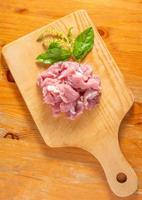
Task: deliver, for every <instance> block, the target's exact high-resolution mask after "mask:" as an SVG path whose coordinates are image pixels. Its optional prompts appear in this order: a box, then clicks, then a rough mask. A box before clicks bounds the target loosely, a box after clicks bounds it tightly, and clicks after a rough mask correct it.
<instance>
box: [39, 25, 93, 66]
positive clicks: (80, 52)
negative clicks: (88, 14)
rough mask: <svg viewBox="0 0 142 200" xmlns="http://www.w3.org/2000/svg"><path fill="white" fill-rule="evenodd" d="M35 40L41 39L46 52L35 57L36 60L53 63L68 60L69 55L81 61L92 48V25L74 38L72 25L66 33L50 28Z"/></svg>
mask: <svg viewBox="0 0 142 200" xmlns="http://www.w3.org/2000/svg"><path fill="white" fill-rule="evenodd" d="M37 41H42V42H43V45H44V47H45V49H46V52H44V53H42V54H40V55H39V56H38V57H37V58H36V60H37V61H38V62H42V63H44V64H53V63H55V62H58V61H65V60H68V59H69V58H70V57H72V58H73V59H74V60H77V61H81V60H83V59H84V58H85V57H86V55H87V54H88V53H89V52H90V51H91V49H92V48H93V45H94V31H93V28H92V27H89V28H87V29H85V30H84V31H83V32H81V33H80V34H79V35H78V36H77V37H76V38H75V39H74V37H73V34H72V27H71V28H70V29H69V30H68V33H67V35H65V34H63V33H61V32H57V31H55V30H52V31H51V30H50V31H45V32H44V33H42V34H41V35H40V36H39V38H38V39H37ZM48 44H49V45H48Z"/></svg>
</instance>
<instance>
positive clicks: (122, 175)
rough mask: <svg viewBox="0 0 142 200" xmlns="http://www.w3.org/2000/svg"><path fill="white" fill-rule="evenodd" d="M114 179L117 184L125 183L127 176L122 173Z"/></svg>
mask: <svg viewBox="0 0 142 200" xmlns="http://www.w3.org/2000/svg"><path fill="white" fill-rule="evenodd" d="M116 179H117V181H118V182H119V183H125V182H126V181H127V176H126V174H124V173H123V172H120V173H118V174H117V176H116Z"/></svg>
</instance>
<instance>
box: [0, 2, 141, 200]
mask: <svg viewBox="0 0 142 200" xmlns="http://www.w3.org/2000/svg"><path fill="white" fill-rule="evenodd" d="M57 4H58V3H57V1H54V2H53V1H51V2H50V1H48V4H46V3H45V2H44V3H42V4H40V5H39V4H38V2H37V1H35V2H34V3H32V4H29V3H27V2H26V0H24V1H22V2H17V1H5V2H2V3H1V8H0V10H1V12H0V20H1V21H3V22H5V24H4V25H3V24H1V26H0V31H1V39H0V45H4V43H8V42H9V41H12V40H14V39H16V38H17V37H19V36H21V35H24V34H25V33H28V32H30V31H32V30H34V29H35V28H37V27H39V26H41V25H44V24H46V23H48V22H50V21H52V20H54V19H57V18H58V17H61V16H63V15H65V14H67V13H69V12H71V11H73V10H74V9H77V8H81V7H85V8H86V9H87V10H88V12H89V14H90V15H91V17H92V19H93V20H94V21H95V24H96V25H97V26H98V29H99V31H100V33H101V35H102V37H103V39H104V40H105V42H106V43H107V46H108V47H109V49H110V51H111V53H112V55H113V56H114V57H115V59H116V60H117V63H118V64H119V67H120V68H121V71H122V72H123V75H124V76H125V79H126V81H127V84H128V85H129V86H130V87H131V88H132V90H133V92H134V94H135V99H136V101H138V102H139V104H137V103H136V104H135V106H134V107H133V110H132V111H131V112H130V113H129V115H127V117H126V118H125V121H124V123H123V126H122V128H121V135H120V141H121V146H122V149H123V152H124V153H125V155H126V157H127V158H128V159H129V162H130V163H131V164H132V165H133V166H134V168H135V169H136V172H137V174H138V176H139V180H141V177H142V174H141V166H142V163H141V160H142V159H141V158H142V157H141V156H142V154H141V147H142V146H141V114H142V111H141V107H142V106H141V102H142V96H141V94H142V88H141V84H142V79H141V77H142V70H141V56H140V55H141V48H140V47H141V45H140V37H141V34H140V33H141V26H140V13H141V4H140V2H138V1H127V2H126V1H108V0H107V1H105V3H104V2H102V1H98V2H97V1H96V2H95V3H94V2H92V1H87V2H86V1H73V2H71V3H70V4H69V5H70V6H68V5H67V4H68V3H67V2H64V1H63V5H62V7H63V8H64V9H62V11H61V10H59V9H58V8H57ZM15 5H16V6H15ZM25 5H26V6H25ZM73 7H74V8H73ZM23 8H26V9H27V11H26V12H24V11H19V10H20V9H21V10H22V9H23ZM53 8H54V9H53ZM51 10H52V12H51ZM116 19H117V21H116ZM21 21H22V23H21ZM116 22H117V23H116ZM122 22H123V23H122ZM132 27H133V29H132ZM6 30H8V31H6ZM125 33H126V34H125ZM124 39H125V40H124ZM6 72H7V68H3V67H0V79H1V82H0V88H1V93H0V95H1V94H3V93H6V92H7V91H6V90H4V89H3V83H4V84H5V87H7V88H9V90H8V91H9V92H8V94H7V96H6V95H5V97H4V95H2V96H1V98H0V112H1V115H0V124H1V127H2V129H4V130H5V132H8V131H11V132H12V133H13V134H18V135H19V136H20V140H18V143H19V142H20V141H23V143H20V145H17V143H13V140H10V139H4V143H1V149H3V153H4V152H5V147H4V146H5V145H6V144H7V143H8V142H9V146H10V147H11V150H13V152H15V154H13V156H12V158H13V159H14V160H15V162H16V160H17V156H16V152H19V151H20V148H21V147H22V146H23V147H24V141H25V143H26V144H27V143H28V144H32V143H33V142H34V144H42V145H43V146H44V144H43V141H42V140H41V139H40V137H38V138H37V135H38V133H35V134H34V130H33V131H32V129H31V128H30V127H31V126H29V125H26V126H27V128H26V130H25V131H24V126H25V124H27V120H26V116H28V115H29V113H28V111H27V109H26V107H25V106H24V102H23V101H22V100H21V99H19V98H17V96H18V95H19V92H18V90H16V87H15V86H14V83H8V82H7V80H6ZM1 84H2V87H1ZM11 93H13V94H14V96H13V99H14V100H13V101H14V102H15V103H14V104H10V102H8V100H9V98H10V97H9V94H11ZM5 99H7V102H5ZM15 112H16V113H19V115H17V117H15V118H13V116H14V115H15ZM23 115H24V116H25V117H24V118H23ZM10 118H11V119H13V120H10V121H9V123H8V124H7V120H9V119H10ZM18 118H23V122H24V121H25V122H24V123H22V121H21V122H20V124H19V123H18V124H17V127H16V121H17V119H18ZM13 122H14V124H15V125H14V126H13ZM30 123H31V124H32V123H33V122H32V121H31V122H30V121H29V124H30ZM8 127H9V128H8ZM22 127H23V131H22ZM18 129H19V131H18ZM31 132H32V133H31ZM29 135H30V136H29ZM9 138H10V137H9ZM14 146H15V148H14ZM40 146H41V145H40ZM6 148H7V147H6ZM24 148H25V147H24ZM26 149H27V152H25V155H26V156H27V157H29V156H28V148H26ZM10 152H11V151H9V152H8V153H7V154H6V156H5V157H3V165H1V166H2V167H3V168H5V171H8V170H9V167H8V166H7V165H6V157H8V158H9V159H10ZM48 152H49V154H48V156H47V154H46V156H47V157H53V159H54V157H55V155H56V157H57V158H58V159H59V160H61V162H62V160H64V159H65V160H66V161H65V162H66V163H68V162H69V159H68V157H70V159H73V160H74V161H73V162H74V170H75V171H76V173H77V172H78V165H80V166H81V165H82V163H83V165H84V162H85V163H86V162H87V163H88V162H90V157H89V155H88V154H85V152H83V151H80V153H78V152H77V151H76V150H74V149H70V153H69V151H68V150H66V149H61V150H54V149H52V150H51V151H48ZM131 152H134V153H133V154H132V153H131ZM37 154H38V155H39V154H41V155H42V154H43V152H41V151H39V150H38V153H37ZM76 154H77V155H76ZM8 155H9V156H8ZM91 160H92V161H91V162H93V158H92V157H91ZM32 162H33V161H32ZM32 162H31V165H32ZM43 162H44V163H46V158H45V159H44V161H43ZM57 162H59V161H57ZM78 162H79V164H77V163H78ZM17 163H18V165H21V164H20V162H19V161H17ZM94 165H95V166H96V165H97V162H94ZM22 166H23V167H24V165H23V164H22ZM54 166H56V163H52V167H51V166H50V167H48V164H47V165H46V166H45V171H46V169H47V168H48V169H49V170H50V169H51V168H54ZM91 166H92V165H91ZM97 167H98V168H94V166H92V167H91V168H92V170H93V171H94V173H95V172H96V171H97V172H98V173H97V174H96V173H95V174H94V175H95V176H94V178H95V180H97V179H98V178H100V179H99V180H98V182H97V181H96V183H95V187H97V186H98V185H100V189H99V188H98V187H97V188H94V185H93V187H91V185H88V190H87V191H86V189H85V188H86V186H85V185H86V184H85V185H84V184H81V185H79V186H77V187H76V185H75V184H74V183H73V185H74V186H75V187H74V188H73V189H74V191H75V192H74V194H72V193H71V192H70V190H71V188H72V187H71V186H70V184H69V185H68V186H67V188H68V190H66V191H67V194H69V195H70V197H68V195H65V194H64V192H62V191H64V187H63V185H62V186H61V187H60V182H61V180H60V179H58V186H57V190H56V191H55V190H54V194H52V195H51V193H49V194H48V198H49V199H68V198H70V199H79V198H82V199H83V198H84V199H88V198H89V199H93V198H94V197H96V198H101V199H118V198H117V197H115V196H114V195H113V194H112V193H111V192H110V191H109V190H108V188H107V187H104V186H105V182H104V176H101V175H100V174H101V171H100V167H99V165H97ZM27 168H28V170H29V171H32V169H31V168H30V166H27ZM64 169H66V166H65V167H64V166H63V170H62V171H60V176H61V177H63V176H64ZM86 170H87V172H88V173H89V171H90V168H87V167H86ZM42 171H43V173H44V169H42ZM10 173H14V162H12V163H11V171H10ZM35 173H36V174H37V176H38V170H35ZM8 176H9V175H8V174H6V173H5V174H4V176H3V177H4V178H3V179H2V180H3V181H2V182H1V184H2V185H1V186H2V187H1V191H2V192H3V193H2V192H0V197H1V199H6V200H7V199H10V200H11V196H12V198H13V199H16V196H17V190H15V187H13V186H12V184H11V185H9V189H10V191H11V193H7V188H6V187H5V186H6V183H7V182H6V179H7V178H8ZM1 177H2V176H1ZM17 178H18V174H17V175H15V176H14V177H13V178H12V179H11V183H16V182H17ZM49 179H50V177H49ZM54 180H57V178H56V177H54ZM69 180H71V176H69ZM69 180H68V181H69ZM74 180H75V181H76V178H74ZM85 180H86V182H87V178H86V179H85ZM21 181H22V177H21ZM102 181H103V182H102ZM26 183H28V180H27V181H26ZM43 184H44V181H43ZM103 185H104V186H103ZM34 186H36V183H35V182H33V183H31V187H34ZM52 186H53V187H54V184H52ZM81 188H82V189H81ZM41 190H42V189H41V187H38V185H37V187H36V191H37V192H35V193H33V192H31V190H30V188H27V187H23V189H21V191H20V192H19V193H18V197H19V198H21V199H22V197H23V196H24V195H23V194H25V196H26V194H27V196H28V197H29V198H31V199H37V197H36V195H37V193H39V196H40V199H45V198H46V197H45V196H44V195H43V194H42V191H41ZM83 191H86V192H85V193H84V192H83ZM99 191H103V192H99ZM2 194H5V195H4V198H2V197H3V196H2ZM81 194H83V196H82V195H81ZM18 197H17V198H18ZM126 199H127V198H126ZM128 199H130V200H132V199H141V181H139V190H138V192H137V194H135V195H134V196H131V197H128Z"/></svg>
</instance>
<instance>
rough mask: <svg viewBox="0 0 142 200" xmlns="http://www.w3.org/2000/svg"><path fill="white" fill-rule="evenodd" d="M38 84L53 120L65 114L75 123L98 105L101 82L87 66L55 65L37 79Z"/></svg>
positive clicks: (71, 63) (74, 63)
mask: <svg viewBox="0 0 142 200" xmlns="http://www.w3.org/2000/svg"><path fill="white" fill-rule="evenodd" d="M37 84H38V86H39V87H40V88H41V90H42V95H43V101H44V102H45V103H46V104H49V105H51V108H52V111H53V114H54V116H58V115H59V114H60V113H65V114H66V116H67V117H68V118H70V119H75V118H76V117H77V116H79V115H80V114H82V113H83V111H84V110H85V109H92V108H94V106H95V105H96V104H98V103H99V99H100V94H101V92H100V78H99V77H98V76H97V75H95V74H93V71H92V68H91V66H90V65H88V64H79V63H77V62H69V61H67V62H58V63H55V64H53V65H52V66H50V67H49V68H48V69H47V70H46V71H43V72H42V73H41V74H40V75H39V77H38V80H37Z"/></svg>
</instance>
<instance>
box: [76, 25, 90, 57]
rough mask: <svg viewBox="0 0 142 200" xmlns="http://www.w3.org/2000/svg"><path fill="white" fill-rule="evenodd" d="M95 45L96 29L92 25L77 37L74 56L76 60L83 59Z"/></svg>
mask: <svg viewBox="0 0 142 200" xmlns="http://www.w3.org/2000/svg"><path fill="white" fill-rule="evenodd" d="M93 45H94V31H93V28H92V27H89V28H87V29H86V30H85V31H83V32H81V33H80V34H79V35H78V36H77V38H76V39H75V42H74V46H73V52H72V54H73V57H74V58H75V59H76V60H82V59H83V58H84V57H85V56H86V55H87V54H88V53H89V51H90V50H91V49H92V48H93Z"/></svg>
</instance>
